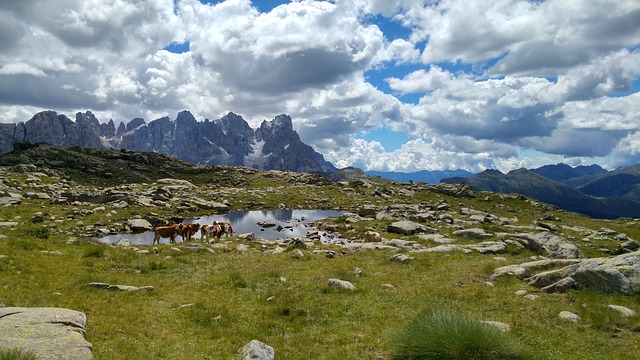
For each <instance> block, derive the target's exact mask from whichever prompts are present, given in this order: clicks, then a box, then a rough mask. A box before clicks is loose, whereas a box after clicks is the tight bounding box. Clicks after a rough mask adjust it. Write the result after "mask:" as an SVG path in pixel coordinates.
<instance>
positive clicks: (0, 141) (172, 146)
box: [0, 111, 337, 174]
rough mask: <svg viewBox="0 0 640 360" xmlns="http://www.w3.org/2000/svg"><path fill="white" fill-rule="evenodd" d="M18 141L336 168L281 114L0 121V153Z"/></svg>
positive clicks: (50, 116) (51, 115)
mask: <svg viewBox="0 0 640 360" xmlns="http://www.w3.org/2000/svg"><path fill="white" fill-rule="evenodd" d="M23 142H28V143H39V142H44V143H48V144H52V145H57V146H64V147H67V146H82V147H91V148H120V149H125V150H131V151H139V152H157V153H161V154H166V155H170V156H173V157H176V158H179V159H181V160H184V161H188V162H191V163H195V164H202V165H232V166H247V167H251V168H254V169H257V170H289V171H296V172H309V173H323V174H324V173H332V172H335V171H337V168H336V167H335V166H333V164H331V163H330V162H328V161H325V160H324V157H323V156H322V155H321V154H319V153H317V152H316V151H315V150H314V149H313V148H312V147H311V146H309V145H306V144H304V143H303V142H302V141H301V140H300V137H299V136H298V133H296V132H295V131H294V130H293V125H292V121H291V117H289V116H288V115H284V114H283V115H278V116H276V117H275V118H274V119H273V120H271V121H266V120H264V121H263V122H262V123H261V124H260V127H259V128H257V129H255V130H254V129H252V128H251V127H250V126H249V124H248V123H247V122H246V121H245V120H244V119H243V118H242V117H241V116H239V115H236V114H234V113H232V112H230V113H228V114H227V115H225V116H223V117H221V118H220V119H216V120H209V119H205V120H204V121H197V120H196V119H195V118H194V116H193V115H192V114H191V113H190V112H189V111H182V112H180V113H178V115H177V117H176V119H170V118H169V117H163V118H159V119H156V120H153V121H151V122H149V123H147V122H146V121H145V120H144V119H142V118H135V119H133V120H131V121H129V122H128V123H124V122H122V123H120V125H119V126H118V128H116V127H115V124H114V122H113V120H110V121H109V122H108V123H100V122H99V121H98V120H97V119H96V117H95V116H94V115H93V113H91V112H90V111H87V112H85V113H81V112H79V113H77V114H76V119H75V121H72V120H71V119H69V118H68V117H67V116H66V115H63V114H58V113H56V112H55V111H43V112H39V113H37V114H35V115H34V116H33V117H32V118H31V119H30V120H28V121H26V122H20V123H18V124H0V153H6V152H9V151H11V150H12V148H13V146H14V144H16V143H23Z"/></svg>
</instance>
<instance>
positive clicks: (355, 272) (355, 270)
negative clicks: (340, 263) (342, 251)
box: [353, 267, 362, 276]
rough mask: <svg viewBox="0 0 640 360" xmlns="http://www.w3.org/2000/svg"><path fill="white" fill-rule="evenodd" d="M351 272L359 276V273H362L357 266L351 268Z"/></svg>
mask: <svg viewBox="0 0 640 360" xmlns="http://www.w3.org/2000/svg"><path fill="white" fill-rule="evenodd" d="M353 274H354V275H355V276H360V275H362V269H360V268H359V267H357V268H355V269H354V270H353Z"/></svg>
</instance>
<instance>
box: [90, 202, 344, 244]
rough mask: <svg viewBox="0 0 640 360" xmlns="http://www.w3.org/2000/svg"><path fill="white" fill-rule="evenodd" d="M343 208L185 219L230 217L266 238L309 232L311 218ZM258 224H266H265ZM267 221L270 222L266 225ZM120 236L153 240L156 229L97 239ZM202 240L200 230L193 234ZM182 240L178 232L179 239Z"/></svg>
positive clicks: (240, 228)
mask: <svg viewBox="0 0 640 360" xmlns="http://www.w3.org/2000/svg"><path fill="white" fill-rule="evenodd" d="M340 215H342V212H340V211H336V210H270V211H259V210H257V211H230V212H228V213H226V214H223V215H210V216H209V215H207V216H202V217H199V218H195V219H188V220H185V221H183V223H191V224H194V223H198V224H200V225H203V224H212V223H213V222H214V221H228V222H230V223H231V225H232V226H233V230H234V231H235V233H236V235H240V234H246V233H253V234H254V235H255V236H256V237H259V238H262V239H266V240H276V239H288V238H292V237H304V236H306V235H307V226H306V225H307V224H308V223H309V222H312V221H316V220H322V219H326V218H329V217H337V216H340ZM259 224H263V225H262V226H261V225H259ZM264 224H269V225H271V226H269V227H267V226H265V225H264ZM120 239H127V240H129V241H131V243H132V244H146V245H151V244H152V243H153V231H148V232H144V233H140V234H115V235H109V236H105V237H102V238H99V239H97V240H98V241H100V242H103V243H108V244H112V243H115V242H117V241H118V240H120ZM193 239H194V240H196V241H200V231H198V233H197V234H196V235H194V236H193ZM180 241H182V237H180V236H178V237H177V238H176V242H180ZM160 243H161V244H168V243H169V239H164V238H163V239H160Z"/></svg>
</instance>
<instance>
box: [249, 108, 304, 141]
mask: <svg viewBox="0 0 640 360" xmlns="http://www.w3.org/2000/svg"><path fill="white" fill-rule="evenodd" d="M256 139H257V140H258V141H263V140H268V139H274V140H277V141H279V142H283V144H282V145H285V142H286V140H290V141H295V140H299V139H300V138H299V136H298V133H297V132H295V131H294V130H293V123H292V121H291V117H290V116H289V115H284V114H282V115H278V116H276V117H275V118H274V119H273V120H271V121H267V120H263V121H262V124H260V127H259V128H258V129H256ZM290 141H289V142H290ZM287 143H288V142H287Z"/></svg>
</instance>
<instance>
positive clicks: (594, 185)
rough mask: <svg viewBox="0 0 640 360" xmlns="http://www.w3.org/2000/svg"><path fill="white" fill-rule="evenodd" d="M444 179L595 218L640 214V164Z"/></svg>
mask: <svg viewBox="0 0 640 360" xmlns="http://www.w3.org/2000/svg"><path fill="white" fill-rule="evenodd" d="M554 179H562V180H554ZM442 182H444V183H466V184H469V185H470V186H471V187H473V188H474V189H475V190H479V191H492V192H497V193H505V194H508V193H518V194H522V195H525V196H528V197H531V198H534V199H537V200H539V201H543V202H546V203H549V204H552V205H555V206H558V207H559V208H562V209H565V210H568V211H573V212H577V213H581V214H584V215H587V216H591V217H595V218H605V219H613V218H620V217H640V165H634V166H629V167H621V168H619V169H616V170H614V171H606V170H605V169H602V168H601V167H599V166H597V165H592V166H587V167H576V168H571V167H570V166H568V165H566V164H557V165H547V166H544V167H542V168H538V169H532V170H527V169H517V170H513V171H510V172H508V173H507V174H503V173H502V172H500V171H498V170H485V171H483V172H481V173H479V174H477V175H475V176H473V177H469V178H462V177H453V178H447V179H443V180H442Z"/></svg>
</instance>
